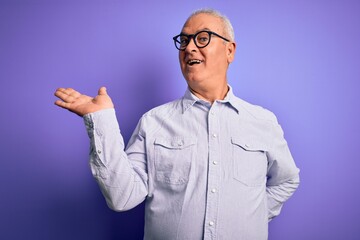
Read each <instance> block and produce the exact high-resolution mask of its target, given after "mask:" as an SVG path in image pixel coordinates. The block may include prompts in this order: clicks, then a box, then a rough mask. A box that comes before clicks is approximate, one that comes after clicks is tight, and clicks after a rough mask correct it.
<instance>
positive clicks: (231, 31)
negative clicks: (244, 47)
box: [186, 8, 235, 41]
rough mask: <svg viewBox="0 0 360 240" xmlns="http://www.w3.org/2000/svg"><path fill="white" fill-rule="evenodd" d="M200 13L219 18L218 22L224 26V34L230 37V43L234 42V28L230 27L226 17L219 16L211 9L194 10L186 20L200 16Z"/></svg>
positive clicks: (218, 13)
mask: <svg viewBox="0 0 360 240" xmlns="http://www.w3.org/2000/svg"><path fill="white" fill-rule="evenodd" d="M201 13H204V14H209V15H212V16H214V17H217V18H220V20H221V21H222V23H223V26H224V32H225V34H228V36H229V37H230V41H234V40H235V33H234V28H233V26H232V25H231V22H230V20H229V18H228V17H226V16H225V15H223V14H221V13H220V12H219V11H216V10H214V9H211V8H204V9H199V10H196V11H195V12H193V13H192V14H191V15H190V16H189V17H188V19H187V20H186V22H187V21H189V20H190V18H192V17H194V16H196V15H198V14H201Z"/></svg>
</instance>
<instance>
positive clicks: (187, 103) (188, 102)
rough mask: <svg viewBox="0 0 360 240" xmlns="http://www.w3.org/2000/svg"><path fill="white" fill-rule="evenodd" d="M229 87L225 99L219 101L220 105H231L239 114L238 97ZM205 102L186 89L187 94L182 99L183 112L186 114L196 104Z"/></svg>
mask: <svg viewBox="0 0 360 240" xmlns="http://www.w3.org/2000/svg"><path fill="white" fill-rule="evenodd" d="M228 86H229V91H228V92H227V94H226V96H225V98H224V99H223V100H217V102H220V103H225V104H226V103H227V104H229V105H230V106H231V107H232V108H234V110H235V111H236V112H237V113H239V108H240V103H239V101H237V99H238V98H237V97H236V96H235V95H234V93H233V90H232V87H231V86H230V85H228ZM202 101H204V100H202V99H199V98H198V97H196V96H195V95H194V94H193V93H192V92H191V91H190V89H189V88H187V89H186V91H185V94H184V96H183V99H182V110H183V113H185V112H186V111H187V110H188V109H189V108H191V107H192V106H193V105H194V104H195V103H196V102H202Z"/></svg>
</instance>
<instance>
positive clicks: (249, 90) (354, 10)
mask: <svg viewBox="0 0 360 240" xmlns="http://www.w3.org/2000/svg"><path fill="white" fill-rule="evenodd" d="M203 7H212V8H215V9H218V10H220V11H221V12H223V13H224V14H225V15H227V16H228V17H229V18H230V20H231V21H232V23H233V26H234V29H235V35H236V37H235V38H236V42H237V52H236V59H235V61H234V62H233V63H232V64H231V66H230V69H229V73H228V79H229V83H230V85H231V86H232V87H233V89H234V92H235V93H236V94H237V95H238V96H239V97H241V98H243V99H244V100H246V101H249V102H251V103H253V104H257V105H261V106H263V107H265V108H267V109H270V110H271V111H273V112H274V113H275V114H276V115H277V117H278V120H279V122H280V124H281V125H282V127H283V129H284V132H285V137H286V139H287V141H288V143H289V146H290V149H291V151H292V154H293V156H294V159H295V161H296V163H297V165H298V167H299V168H300V169H301V174H300V176H301V185H300V187H299V189H298V191H297V192H296V193H295V194H294V196H293V197H292V198H291V199H290V200H289V201H288V202H287V203H286V205H285V206H284V208H283V211H282V214H281V215H280V216H279V217H278V218H276V219H274V220H273V221H272V222H271V223H270V229H269V232H270V233H269V239H270V240H304V239H306V240H312V239H314V240H319V239H320V240H322V239H325V240H332V239H334V240H335V239H341V240H344V239H345V240H355V239H359V236H360V228H359V226H360V220H359V215H360V207H359V202H360V187H359V185H358V184H359V179H360V178H359V169H360V158H359V154H358V151H359V149H360V144H359V142H360V141H359V133H360V131H359V130H360V127H359V124H360V121H359V114H360V107H359V103H360V102H359V100H360V97H359V90H360V89H359V81H360V47H359V43H360V27H359V25H360V14H359V13H360V1H357V0H354V1H351V0H333V1H332V0H304V1H295V0H294V1H291V0H273V1H265V0H263V1H260V0H255V1H246V0H237V1H235V0H229V1H226V0H221V1H220V0H208V1H204V0H200V1H165V0H164V1H155V0H152V1H145V0H144V1H138V0H132V1H120V0H119V1H115V0H114V1H108V0H102V1H100V0H98V1H97V0H89V1H85V0H71V1H70V0H54V1H45V0H34V1H31V0H0V83H1V85H0V86H1V92H0V109H1V114H0V127H1V129H0V148H1V152H0V154H1V155H0V156H1V160H0V169H1V170H0V171H1V173H0V238H1V239H50V240H60V239H61V240H63V239H67V240H72V239H88V240H98V239H99V240H115V239H135V240H136V239H141V238H142V234H143V224H144V219H143V211H144V208H143V205H140V206H138V207H137V208H135V209H133V210H130V211H128V212H124V213H116V212H113V211H111V210H110V209H108V208H107V206H106V203H105V200H104V198H103V196H102V195H101V193H100V190H99V189H98V186H97V184H96V183H95V181H94V180H93V178H92V176H91V173H90V170H89V166H88V153H89V140H88V136H87V134H86V131H85V127H84V124H83V121H82V119H81V118H80V117H78V116H76V115H74V114H71V113H69V112H68V111H66V110H62V109H59V108H57V107H55V106H54V104H53V102H54V101H55V100H56V98H55V97H54V96H53V93H54V91H55V89H56V88H58V87H73V88H76V89H77V90H79V91H81V92H83V93H85V94H88V95H95V94H96V93H97V90H98V88H99V87H100V86H106V87H107V88H108V92H109V94H110V95H111V97H112V98H113V101H114V103H115V105H116V113H117V116H118V119H119V123H120V127H121V129H122V133H123V135H124V138H125V141H127V140H128V139H129V137H130V135H131V133H132V131H133V129H134V127H135V126H136V124H137V121H138V120H139V118H140V117H141V115H142V114H144V113H145V112H146V111H148V110H149V109H151V108H152V107H155V106H158V105H160V104H163V103H166V102H168V101H171V100H173V99H176V98H179V97H182V95H183V93H184V92H185V89H186V84H185V81H184V79H183V77H182V75H181V71H180V68H179V64H178V56H177V54H178V51H177V50H176V49H175V47H174V43H173V41H172V37H173V36H175V35H176V34H178V33H179V32H180V30H181V27H182V25H183V23H184V21H185V19H186V18H187V17H188V15H189V14H190V13H191V12H192V11H194V10H196V9H199V8H203Z"/></svg>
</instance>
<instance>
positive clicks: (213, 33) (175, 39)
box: [173, 30, 230, 51]
mask: <svg viewBox="0 0 360 240" xmlns="http://www.w3.org/2000/svg"><path fill="white" fill-rule="evenodd" d="M204 32H206V33H208V34H209V41H208V43H207V44H206V45H204V46H198V44H197V41H196V40H195V39H196V37H197V36H198V35H199V34H200V33H204ZM211 35H215V36H217V37H219V38H221V39H223V40H225V41H227V42H230V40H229V39H227V38H224V37H223V36H220V35H219V34H217V33H215V32H212V31H207V30H203V31H199V32H197V33H195V34H185V33H180V34H179V35H176V36H175V37H173V40H174V44H175V47H176V48H177V49H178V50H179V51H185V49H186V47H187V46H188V45H189V43H190V41H191V39H192V40H193V41H194V43H195V45H196V47H198V48H204V47H206V46H207V45H209V44H210V42H211ZM180 36H185V37H187V38H188V41H187V43H186V45H185V47H184V48H179V47H178V46H177V45H176V43H179V44H180V46H181V42H179V41H178V40H177V38H178V37H180Z"/></svg>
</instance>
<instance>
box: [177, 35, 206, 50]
mask: <svg viewBox="0 0 360 240" xmlns="http://www.w3.org/2000/svg"><path fill="white" fill-rule="evenodd" d="M192 37H193V39H194V41H195V45H196V46H197V47H199V48H202V47H206V45H208V44H209V41H210V34H209V33H208V32H198V33H197V34H195V35H194V36H187V35H180V36H179V37H178V39H177V41H176V43H177V47H178V48H179V49H185V48H186V46H187V45H188V44H189V42H190V41H191V38H192Z"/></svg>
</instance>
